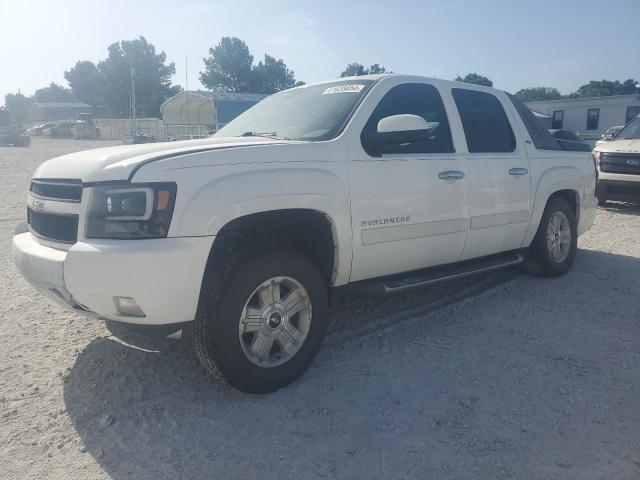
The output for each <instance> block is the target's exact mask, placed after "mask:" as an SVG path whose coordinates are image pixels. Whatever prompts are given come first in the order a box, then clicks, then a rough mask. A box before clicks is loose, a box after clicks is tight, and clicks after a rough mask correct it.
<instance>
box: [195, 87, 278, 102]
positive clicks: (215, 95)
mask: <svg viewBox="0 0 640 480" xmlns="http://www.w3.org/2000/svg"><path fill="white" fill-rule="evenodd" d="M185 93H186V92H185ZM189 93H196V94H198V95H202V96H205V97H209V98H212V99H213V101H214V102H219V101H227V102H259V101H260V100H262V99H263V98H266V97H268V96H269V95H266V94H263V93H232V92H215V91H207V90H198V91H195V92H194V91H189Z"/></svg>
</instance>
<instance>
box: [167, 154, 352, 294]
mask: <svg viewBox="0 0 640 480" xmlns="http://www.w3.org/2000/svg"><path fill="white" fill-rule="evenodd" d="M292 208H296V209H309V210H315V211H318V212H320V213H323V214H324V215H325V216H326V217H327V219H328V220H329V221H330V222H331V224H332V228H333V236H334V241H335V242H336V243H337V245H336V247H337V249H336V250H337V251H336V253H337V260H338V261H337V267H338V272H337V276H336V284H340V283H342V282H343V279H348V275H349V272H348V270H349V268H348V267H349V266H350V264H351V238H350V232H351V228H350V225H351V222H350V215H349V197H348V190H347V187H346V185H345V184H344V183H343V182H342V181H341V180H340V178H339V177H338V176H337V175H336V174H335V173H333V172H329V171H327V170H322V169H317V168H300V167H296V166H291V167H284V168H282V167H281V168H275V169H274V168H265V169H263V170H252V171H247V172H239V173H233V174H229V175H226V176H223V177H220V178H217V179H215V180H213V181H211V182H209V183H207V184H205V185H203V186H202V187H201V188H200V189H199V190H198V191H197V192H195V193H194V194H193V195H192V196H191V198H190V199H189V201H188V202H187V203H186V205H185V207H184V209H183V212H184V213H183V215H182V217H181V218H180V221H179V223H178V225H177V228H176V230H175V233H174V234H175V235H176V236H205V235H217V233H218V232H219V231H220V230H221V229H222V227H224V226H225V225H226V224H227V223H229V222H230V221H232V220H235V219H237V218H240V217H244V216H246V215H251V214H254V213H261V212H268V211H274V210H285V209H292ZM344 281H346V280H344Z"/></svg>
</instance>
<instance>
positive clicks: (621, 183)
mask: <svg viewBox="0 0 640 480" xmlns="http://www.w3.org/2000/svg"><path fill="white" fill-rule="evenodd" d="M603 177H604V175H602V174H601V176H600V178H599V179H598V185H597V187H596V196H597V197H598V199H599V200H614V201H615V200H617V201H620V202H629V203H640V178H638V179H637V180H636V179H634V180H635V181H630V180H628V177H629V175H624V177H627V179H625V180H620V179H618V178H615V179H614V178H607V177H604V178H603ZM616 177H620V175H616Z"/></svg>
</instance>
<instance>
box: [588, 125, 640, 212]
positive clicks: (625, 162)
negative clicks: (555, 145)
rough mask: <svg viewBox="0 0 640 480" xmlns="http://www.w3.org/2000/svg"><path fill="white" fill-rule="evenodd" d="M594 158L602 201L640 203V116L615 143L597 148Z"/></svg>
mask: <svg viewBox="0 0 640 480" xmlns="http://www.w3.org/2000/svg"><path fill="white" fill-rule="evenodd" d="M593 155H594V158H595V160H596V161H597V163H598V187H597V196H598V200H599V202H600V203H601V204H602V203H605V202H606V201H607V200H619V201H623V202H631V203H640V115H639V116H637V117H636V118H634V119H633V120H631V121H630V122H629V123H627V125H625V126H624V128H623V129H622V130H620V131H619V132H618V134H617V135H616V136H615V138H614V139H613V140H610V141H608V142H602V143H600V144H599V145H596V147H595V148H594V150H593Z"/></svg>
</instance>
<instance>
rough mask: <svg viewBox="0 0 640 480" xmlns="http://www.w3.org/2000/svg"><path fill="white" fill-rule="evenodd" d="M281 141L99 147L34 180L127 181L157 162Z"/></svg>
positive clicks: (43, 170)
mask: <svg viewBox="0 0 640 480" xmlns="http://www.w3.org/2000/svg"><path fill="white" fill-rule="evenodd" d="M281 143H283V142H282V141H281V140H275V139H271V138H258V137H231V138H213V137H212V138H205V139H201V140H184V141H180V142H163V143H148V144H143V145H123V146H118V147H107V148H97V149H95V150H84V151H81V152H75V153H70V154H68V155H63V156H61V157H56V158H52V159H51V160H47V161H46V162H44V163H43V164H42V165H40V167H39V168H38V169H37V170H36V172H35V173H34V174H33V178H49V179H51V178H60V179H62V178H64V179H80V180H82V182H84V183H87V182H104V181H111V180H127V179H128V178H129V176H130V175H131V174H132V173H134V172H135V170H136V169H137V168H138V167H140V166H141V165H143V164H145V163H149V162H152V161H154V160H155V159H160V158H167V157H170V156H173V155H175V156H180V155H185V154H188V153H197V152H201V151H209V150H223V149H228V148H238V147H252V146H257V145H269V144H281Z"/></svg>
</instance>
